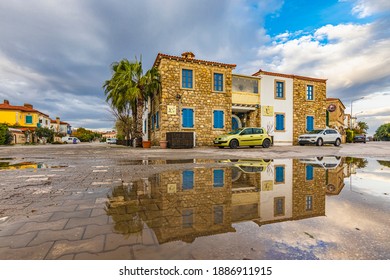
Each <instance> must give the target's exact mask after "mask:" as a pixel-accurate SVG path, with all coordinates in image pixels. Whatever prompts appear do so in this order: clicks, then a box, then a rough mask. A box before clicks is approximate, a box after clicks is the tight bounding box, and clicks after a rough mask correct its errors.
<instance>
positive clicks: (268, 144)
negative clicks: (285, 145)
mask: <svg viewBox="0 0 390 280" xmlns="http://www.w3.org/2000/svg"><path fill="white" fill-rule="evenodd" d="M262 146H263V148H269V146H271V141H270V140H269V139H264V141H263V145H262Z"/></svg>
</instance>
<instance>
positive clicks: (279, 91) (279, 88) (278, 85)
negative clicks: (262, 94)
mask: <svg viewBox="0 0 390 280" xmlns="http://www.w3.org/2000/svg"><path fill="white" fill-rule="evenodd" d="M276 97H279V98H283V83H282V82H276Z"/></svg>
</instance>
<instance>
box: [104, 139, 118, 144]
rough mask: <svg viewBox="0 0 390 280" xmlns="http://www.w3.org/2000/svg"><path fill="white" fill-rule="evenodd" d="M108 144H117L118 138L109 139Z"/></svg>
mask: <svg viewBox="0 0 390 280" xmlns="http://www.w3.org/2000/svg"><path fill="white" fill-rule="evenodd" d="M106 143H107V144H116V138H107V139H106Z"/></svg>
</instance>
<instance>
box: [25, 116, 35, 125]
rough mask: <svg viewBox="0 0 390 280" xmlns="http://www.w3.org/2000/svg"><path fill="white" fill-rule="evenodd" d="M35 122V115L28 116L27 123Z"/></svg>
mask: <svg viewBox="0 0 390 280" xmlns="http://www.w3.org/2000/svg"><path fill="white" fill-rule="evenodd" d="M32 123H33V117H32V116H26V124H32Z"/></svg>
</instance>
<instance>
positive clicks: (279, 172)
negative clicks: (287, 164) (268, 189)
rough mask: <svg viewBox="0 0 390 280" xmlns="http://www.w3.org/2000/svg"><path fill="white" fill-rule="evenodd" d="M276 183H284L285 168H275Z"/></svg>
mask: <svg viewBox="0 0 390 280" xmlns="http://www.w3.org/2000/svg"><path fill="white" fill-rule="evenodd" d="M275 183H284V166H275Z"/></svg>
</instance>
